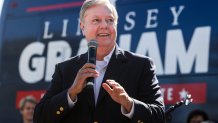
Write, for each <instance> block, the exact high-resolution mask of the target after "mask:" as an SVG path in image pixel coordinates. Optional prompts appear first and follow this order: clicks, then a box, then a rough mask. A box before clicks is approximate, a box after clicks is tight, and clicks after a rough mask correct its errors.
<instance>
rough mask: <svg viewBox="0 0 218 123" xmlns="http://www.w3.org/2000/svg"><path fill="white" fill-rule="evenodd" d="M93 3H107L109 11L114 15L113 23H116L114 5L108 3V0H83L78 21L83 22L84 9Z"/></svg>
mask: <svg viewBox="0 0 218 123" xmlns="http://www.w3.org/2000/svg"><path fill="white" fill-rule="evenodd" d="M94 5H107V6H108V7H109V9H111V11H112V13H113V15H114V19H115V24H117V21H118V14H117V10H116V8H115V7H114V5H113V4H111V3H110V1H109V0H86V1H84V3H83V5H82V7H81V9H80V22H84V14H85V12H86V10H87V9H88V8H90V7H91V6H94Z"/></svg>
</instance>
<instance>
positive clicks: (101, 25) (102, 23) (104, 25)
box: [100, 20, 108, 28]
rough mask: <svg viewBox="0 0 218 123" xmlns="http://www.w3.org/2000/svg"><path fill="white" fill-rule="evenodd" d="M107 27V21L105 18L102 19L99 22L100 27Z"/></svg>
mask: <svg viewBox="0 0 218 123" xmlns="http://www.w3.org/2000/svg"><path fill="white" fill-rule="evenodd" d="M107 27H108V22H107V21H106V20H102V21H101V23H100V28H107Z"/></svg>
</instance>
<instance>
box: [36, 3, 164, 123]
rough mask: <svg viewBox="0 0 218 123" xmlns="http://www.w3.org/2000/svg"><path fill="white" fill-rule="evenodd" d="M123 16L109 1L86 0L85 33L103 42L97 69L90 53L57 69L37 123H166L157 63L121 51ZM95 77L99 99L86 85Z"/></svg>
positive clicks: (38, 109) (82, 19) (82, 13)
mask: <svg viewBox="0 0 218 123" xmlns="http://www.w3.org/2000/svg"><path fill="white" fill-rule="evenodd" d="M117 20H118V15H117V11H116V9H115V7H114V6H113V5H112V4H111V3H110V2H109V1H108V0H86V1H85V2H84V4H83V6H82V8H81V11H80V27H81V30H82V32H83V35H84V36H85V38H86V40H87V41H88V42H89V41H90V40H92V39H94V40H96V41H97V42H98V48H97V54H96V59H97V60H96V65H94V64H91V63H87V57H88V55H87V53H85V54H82V55H79V56H75V57H73V58H71V59H69V60H67V61H64V62H62V63H59V64H57V65H56V68H55V73H54V74H53V78H52V82H51V86H50V88H49V89H48V91H47V92H46V94H45V96H44V97H43V99H42V100H41V101H40V103H39V104H38V105H37V106H36V109H35V113H34V123H164V122H165V117H164V111H163V110H164V103H163V98H162V96H161V92H160V87H159V85H158V80H157V78H156V74H155V65H154V63H153V62H152V60H151V59H150V58H148V57H145V56H140V55H137V54H134V53H131V52H128V51H124V50H122V49H120V48H119V47H118V46H117V45H116V37H117ZM88 77H94V78H95V82H94V86H93V91H94V94H92V93H90V90H89V88H87V87H86V79H87V78H88Z"/></svg>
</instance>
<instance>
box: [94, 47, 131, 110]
mask: <svg viewBox="0 0 218 123" xmlns="http://www.w3.org/2000/svg"><path fill="white" fill-rule="evenodd" d="M123 52H124V51H123V50H121V49H120V48H119V47H118V46H116V48H115V50H114V52H113V54H112V56H111V59H110V62H109V64H108V66H107V69H106V72H105V75H104V78H103V81H102V83H103V82H106V80H107V79H113V80H115V81H118V80H119V77H120V73H121V72H122V66H123V64H124V62H126V60H127V59H126V57H125V56H124V53H123ZM106 95H108V94H107V92H106V91H105V90H104V88H103V87H102V86H101V87H100V93H99V96H98V100H97V105H96V106H98V105H99V104H100V103H101V102H102V101H103V99H104V97H105V96H106Z"/></svg>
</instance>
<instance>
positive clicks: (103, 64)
mask: <svg viewBox="0 0 218 123" xmlns="http://www.w3.org/2000/svg"><path fill="white" fill-rule="evenodd" d="M114 49H115V47H114V48H113V50H112V51H111V52H110V53H109V54H108V55H107V56H105V57H104V60H103V61H98V60H97V61H96V68H95V69H96V70H97V71H98V72H99V76H98V77H96V78H95V79H94V81H95V82H94V88H93V89H94V96H95V104H96V103H97V100H98V95H99V91H100V88H101V84H102V80H103V78H104V74H105V72H106V68H107V65H108V63H109V61H110V58H111V56H112V54H113V52H114ZM67 98H68V104H69V106H70V107H73V106H74V105H75V103H76V102H77V98H76V101H72V100H71V99H70V95H69V93H68V94H67ZM134 109H135V108H134V103H133V106H132V109H131V111H130V112H129V113H127V111H126V110H125V109H124V108H123V107H122V106H121V112H122V114H123V115H125V116H126V117H128V118H132V116H133V113H134Z"/></svg>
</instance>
